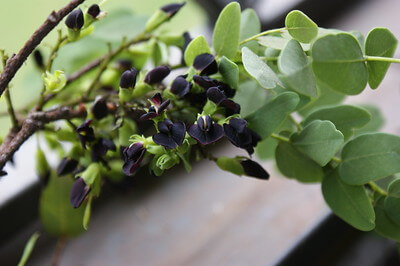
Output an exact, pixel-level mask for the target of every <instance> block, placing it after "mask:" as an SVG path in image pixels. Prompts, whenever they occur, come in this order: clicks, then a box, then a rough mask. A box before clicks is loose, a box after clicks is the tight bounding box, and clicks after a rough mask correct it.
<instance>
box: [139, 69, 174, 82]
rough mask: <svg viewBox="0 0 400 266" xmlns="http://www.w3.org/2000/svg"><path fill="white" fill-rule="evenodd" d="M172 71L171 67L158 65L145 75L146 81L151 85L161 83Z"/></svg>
mask: <svg viewBox="0 0 400 266" xmlns="http://www.w3.org/2000/svg"><path fill="white" fill-rule="evenodd" d="M169 73H171V68H169V67H168V66H158V67H155V68H153V69H152V70H150V71H149V72H147V74H146V76H145V77H144V82H146V83H147V84H149V85H153V84H157V83H160V82H161V81H163V80H164V79H165V77H167V76H168V75H169Z"/></svg>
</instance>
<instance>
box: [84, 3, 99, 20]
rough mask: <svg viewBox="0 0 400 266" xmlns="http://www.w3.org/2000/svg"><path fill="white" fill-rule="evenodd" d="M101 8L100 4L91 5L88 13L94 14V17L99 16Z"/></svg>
mask: <svg viewBox="0 0 400 266" xmlns="http://www.w3.org/2000/svg"><path fill="white" fill-rule="evenodd" d="M100 12H101V10H100V7H99V5H97V4H93V5H91V6H90V7H89V9H88V11H87V13H88V14H89V15H90V16H92V18H97V16H98V15H99V14H100Z"/></svg>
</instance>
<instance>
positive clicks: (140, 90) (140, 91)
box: [132, 81, 153, 98]
mask: <svg viewBox="0 0 400 266" xmlns="http://www.w3.org/2000/svg"><path fill="white" fill-rule="evenodd" d="M152 90H153V87H152V86H150V85H149V84H147V83H145V82H143V81H141V82H139V83H138V84H137V85H136V87H135V88H134V89H133V93H132V98H139V97H141V96H143V95H145V94H146V93H148V92H150V91H152Z"/></svg>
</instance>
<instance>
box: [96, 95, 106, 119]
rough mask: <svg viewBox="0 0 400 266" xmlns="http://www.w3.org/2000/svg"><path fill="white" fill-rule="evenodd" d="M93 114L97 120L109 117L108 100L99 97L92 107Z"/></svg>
mask: <svg viewBox="0 0 400 266" xmlns="http://www.w3.org/2000/svg"><path fill="white" fill-rule="evenodd" d="M92 113H93V115H94V117H95V118H96V119H97V120H100V119H102V118H104V117H106V116H107V115H108V108H107V102H106V99H104V98H103V97H101V96H97V97H96V99H95V101H94V103H93V105H92Z"/></svg>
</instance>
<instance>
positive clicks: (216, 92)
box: [207, 87, 227, 104]
mask: <svg viewBox="0 0 400 266" xmlns="http://www.w3.org/2000/svg"><path fill="white" fill-rule="evenodd" d="M207 98H208V99H210V100H211V101H213V102H214V103H216V104H220V103H221V102H222V101H224V100H226V99H227V98H226V96H225V94H224V93H223V92H222V91H221V90H220V89H219V88H218V87H211V88H209V89H208V90H207Z"/></svg>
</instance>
